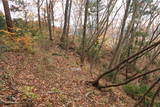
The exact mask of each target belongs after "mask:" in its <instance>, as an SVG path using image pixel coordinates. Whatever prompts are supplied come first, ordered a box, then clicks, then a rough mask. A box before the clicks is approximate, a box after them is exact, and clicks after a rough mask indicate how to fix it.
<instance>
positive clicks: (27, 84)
mask: <svg viewBox="0 0 160 107" xmlns="http://www.w3.org/2000/svg"><path fill="white" fill-rule="evenodd" d="M50 48H51V49H50V50H49V51H46V50H45V49H43V48H39V49H38V51H36V52H35V54H34V55H30V54H25V53H15V52H8V53H6V54H5V58H4V59H5V61H6V62H7V63H9V65H7V64H5V63H3V62H0V64H1V67H3V68H4V70H6V71H7V72H8V73H9V74H10V76H11V77H12V78H13V80H12V81H13V83H14V86H15V87H16V89H18V90H19V93H17V94H16V95H15V96H14V99H15V101H16V102H21V104H11V105H12V106H13V107H19V106H22V105H23V106H24V105H25V106H27V105H29V104H30V105H29V106H33V105H34V106H35V107H61V106H65V107H129V106H130V105H132V102H133V101H132V100H131V99H130V98H129V97H127V96H126V95H124V93H123V92H122V91H120V89H115V88H114V89H108V90H107V91H106V92H100V91H99V90H96V89H95V88H93V87H92V86H88V85H86V83H85V82H86V81H90V80H92V77H91V74H90V72H89V64H86V65H85V66H84V67H83V68H81V67H80V60H79V56H78V55H77V54H76V53H75V52H66V51H64V50H62V49H60V48H59V47H58V46H57V45H55V44H54V45H53V46H52V47H50ZM95 71H96V70H94V72H95ZM96 72H98V71H96ZM11 85H12V84H11ZM12 91H13V92H12ZM6 93H7V94H6ZM13 93H14V90H12V89H9V88H8V89H7V88H5V89H4V90H1V91H0V98H1V99H2V97H1V95H2V96H3V99H5V100H6V101H7V99H6V97H8V96H12V94H13ZM13 102H14V101H13ZM11 105H10V106H11Z"/></svg>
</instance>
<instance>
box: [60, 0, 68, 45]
mask: <svg viewBox="0 0 160 107" xmlns="http://www.w3.org/2000/svg"><path fill="white" fill-rule="evenodd" d="M69 1H70V0H67V1H66V6H65V15H64V26H63V33H62V36H61V46H62V48H66V42H67V41H66V36H67V27H68V18H69V17H68V14H69V12H68V9H69Z"/></svg>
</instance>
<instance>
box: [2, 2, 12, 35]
mask: <svg viewBox="0 0 160 107" xmlns="http://www.w3.org/2000/svg"><path fill="white" fill-rule="evenodd" d="M2 2H3V7H4V12H5V18H6V24H7V30H8V32H13V24H12V19H11V14H10V9H9V4H8V0H2Z"/></svg>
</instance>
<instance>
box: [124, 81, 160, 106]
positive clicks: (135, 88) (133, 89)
mask: <svg viewBox="0 0 160 107" xmlns="http://www.w3.org/2000/svg"><path fill="white" fill-rule="evenodd" d="M123 89H124V91H125V92H126V93H127V94H128V95H129V96H131V97H132V98H134V99H136V100H137V99H138V98H139V97H142V96H143V95H144V93H145V92H146V91H147V90H148V89H149V87H148V86H147V85H144V84H141V85H134V84H127V85H125V86H124V87H123ZM153 95H154V92H152V91H150V92H149V93H148V94H147V95H146V97H145V100H144V102H143V104H144V105H145V106H147V105H149V104H150V103H151V99H152V97H153ZM154 107H160V102H155V104H154Z"/></svg>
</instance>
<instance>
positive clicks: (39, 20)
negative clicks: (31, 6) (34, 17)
mask: <svg viewBox="0 0 160 107" xmlns="http://www.w3.org/2000/svg"><path fill="white" fill-rule="evenodd" d="M37 9H38V24H39V30H40V31H41V15H40V7H39V5H38V7H37Z"/></svg>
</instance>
